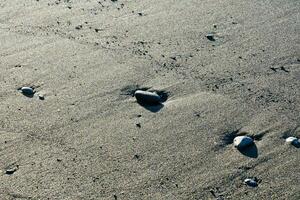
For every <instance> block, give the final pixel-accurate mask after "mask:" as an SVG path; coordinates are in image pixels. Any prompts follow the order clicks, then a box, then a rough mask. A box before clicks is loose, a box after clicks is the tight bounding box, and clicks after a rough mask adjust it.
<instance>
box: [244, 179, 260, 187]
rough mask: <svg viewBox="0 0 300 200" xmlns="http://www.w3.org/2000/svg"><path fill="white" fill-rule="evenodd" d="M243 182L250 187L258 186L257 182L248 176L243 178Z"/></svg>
mask: <svg viewBox="0 0 300 200" xmlns="http://www.w3.org/2000/svg"><path fill="white" fill-rule="evenodd" d="M244 183H245V184H246V185H248V186H251V187H257V186H258V183H257V182H256V181H255V180H253V179H250V178H246V179H245V180H244Z"/></svg>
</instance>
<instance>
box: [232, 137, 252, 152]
mask: <svg viewBox="0 0 300 200" xmlns="http://www.w3.org/2000/svg"><path fill="white" fill-rule="evenodd" d="M253 143H254V141H253V139H252V138H251V137H248V136H237V137H235V138H234V140H233V144H234V147H236V148H238V149H243V148H245V147H248V146H250V145H252V144H253Z"/></svg>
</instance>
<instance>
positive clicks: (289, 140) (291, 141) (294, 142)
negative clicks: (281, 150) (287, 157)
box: [285, 137, 300, 146]
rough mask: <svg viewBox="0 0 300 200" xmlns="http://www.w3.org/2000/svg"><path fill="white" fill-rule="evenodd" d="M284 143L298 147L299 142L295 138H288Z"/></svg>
mask: <svg viewBox="0 0 300 200" xmlns="http://www.w3.org/2000/svg"><path fill="white" fill-rule="evenodd" d="M285 142H286V143H287V144H291V145H297V146H298V145H300V141H299V140H298V138H296V137H288V138H286V139H285Z"/></svg>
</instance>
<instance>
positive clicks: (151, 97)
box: [7, 87, 300, 187]
mask: <svg viewBox="0 0 300 200" xmlns="http://www.w3.org/2000/svg"><path fill="white" fill-rule="evenodd" d="M20 91H21V93H22V94H23V95H25V96H31V97H32V96H34V94H35V91H34V89H33V88H32V87H22V88H21V89H20ZM134 96H135V98H136V100H137V102H138V103H140V104H142V105H152V106H154V105H159V104H161V103H162V102H163V100H162V98H161V96H160V95H159V94H157V93H156V92H150V91H145V90H136V91H135V93H134ZM38 97H39V99H41V100H44V96H43V95H42V94H39V95H38ZM137 126H138V127H140V124H137ZM286 143H287V144H290V145H293V146H296V147H300V140H299V139H298V138H296V137H288V138H286ZM233 145H234V147H235V148H237V149H239V150H244V149H246V148H248V147H250V146H253V145H255V143H254V139H253V138H251V137H249V136H245V135H244V136H236V137H235V138H234V140H233ZM7 173H10V172H9V171H8V172H7ZM244 184H245V185H247V186H250V187H257V186H258V181H257V178H246V179H245V180H244Z"/></svg>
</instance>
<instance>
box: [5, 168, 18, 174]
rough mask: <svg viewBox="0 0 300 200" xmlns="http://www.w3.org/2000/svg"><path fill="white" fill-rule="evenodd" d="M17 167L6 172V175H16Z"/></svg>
mask: <svg viewBox="0 0 300 200" xmlns="http://www.w3.org/2000/svg"><path fill="white" fill-rule="evenodd" d="M17 170H18V169H17V167H13V168H9V169H7V170H6V171H5V174H7V175H12V174H13V173H15V172H16V171H17Z"/></svg>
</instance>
